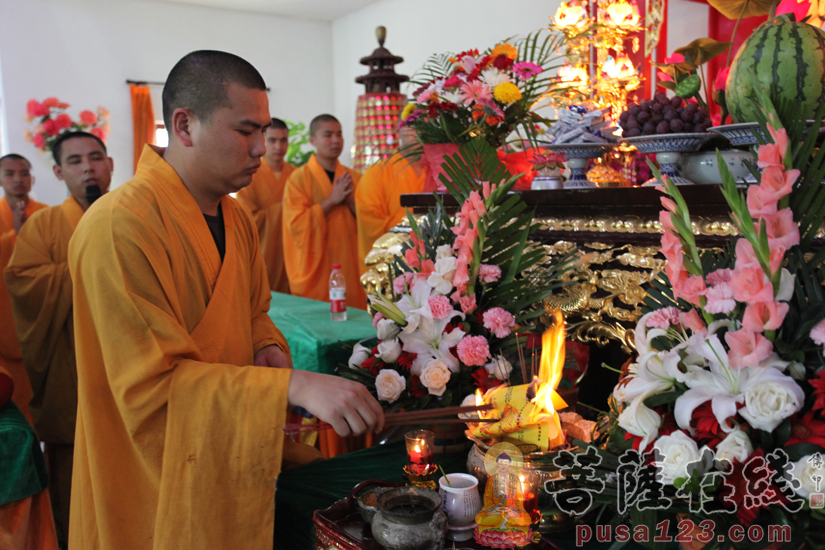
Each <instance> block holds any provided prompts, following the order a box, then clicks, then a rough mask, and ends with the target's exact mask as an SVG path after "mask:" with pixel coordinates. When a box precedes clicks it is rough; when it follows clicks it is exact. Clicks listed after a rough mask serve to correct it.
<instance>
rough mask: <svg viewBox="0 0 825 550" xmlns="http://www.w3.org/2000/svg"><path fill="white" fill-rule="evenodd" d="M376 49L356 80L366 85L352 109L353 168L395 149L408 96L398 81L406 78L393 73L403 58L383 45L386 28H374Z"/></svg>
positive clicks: (364, 60)
mask: <svg viewBox="0 0 825 550" xmlns="http://www.w3.org/2000/svg"><path fill="white" fill-rule="evenodd" d="M375 36H376V38H377V39H378V48H376V50H375V51H374V52H372V54H370V55H368V56H367V57H362V58H361V64H362V65H366V66H367V67H369V74H365V75H363V76H359V77H358V78H356V79H355V81H356V82H357V83H359V84H363V85H364V87H365V88H366V90H365V92H366V93H364V94H362V95H361V96H359V97H358V104H357V107H356V109H355V140H354V145H353V146H352V167H353V168H354V169H355V170H358V171H362V172H363V171H364V170H366V169H367V168H369V167H370V166H372V165H373V164H375V163H377V162H379V161H380V160H382V159H385V158H387V157H389V156H391V155H392V154H393V153H394V152H395V151H396V150H398V121H399V117H400V116H401V111H402V110H403V109H404V104H405V102H406V99H407V96H406V95H404V94H402V93H401V92H400V88H401V83H402V82H406V81H408V80H409V77H408V76H406V75H403V74H397V73H396V72H395V65H397V64H398V63H402V62H403V61H404V58H403V57H399V56H397V55H393V54H392V53H391V52H390V51H389V50H388V49H386V48H385V47H384V41H385V39H386V37H387V29H386V28H384V27H378V28H376V29H375Z"/></svg>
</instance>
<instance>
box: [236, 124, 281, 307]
mask: <svg viewBox="0 0 825 550" xmlns="http://www.w3.org/2000/svg"><path fill="white" fill-rule="evenodd" d="M264 138H265V143H266V154H264V158H263V160H264V161H263V162H262V163H261V167H260V168H259V169H258V171H257V172H255V176H254V177H253V178H252V183H251V184H250V185H249V186H248V187H246V188H244V189H241V190H240V191H239V192H238V194H237V195H236V196H235V198H237V199H238V201H240V203H241V204H243V205H244V206H245V207H246V209H247V210H249V213H250V214H252V219H253V220H254V221H255V227H257V228H258V238H259V240H260V247H261V252H262V253H263V255H264V262H266V273H267V276H268V278H269V288H270V290H273V291H275V292H283V293H285V294H289V278H288V277H287V274H286V266H285V265H284V237H283V233H284V221H283V215H282V214H283V209H282V202H281V201H282V200H283V198H284V188H285V187H286V182H287V180H288V179H289V176H291V175H292V172H294V171H295V167H294V166H292V165H291V164H287V163H286V162H284V156H285V155H286V151H287V149H288V148H289V128H287V125H286V123H284V121H283V120H281V119H279V118H273V119H272V120H271V121H270V123H269V127H268V128H267V129H266V132H264Z"/></svg>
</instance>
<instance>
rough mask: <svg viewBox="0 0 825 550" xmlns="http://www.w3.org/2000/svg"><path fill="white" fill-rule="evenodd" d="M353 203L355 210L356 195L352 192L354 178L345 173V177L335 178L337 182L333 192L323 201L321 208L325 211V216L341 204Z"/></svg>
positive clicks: (334, 183) (334, 184)
mask: <svg viewBox="0 0 825 550" xmlns="http://www.w3.org/2000/svg"><path fill="white" fill-rule="evenodd" d="M350 201H352V203H353V206H352V207H350V208H353V207H354V205H355V195H354V194H353V192H352V176H350V175H349V172H344V175H343V176H341V177H338V178H335V181H334V182H333V183H332V192H331V193H330V194H329V196H328V197H327V198H325V199H324V200H323V201H321V208H322V209H323V210H324V214H327V213H329V211H330V210H332V208H333V207H335V206H338V205H339V204H341V203H344V202H346V203H347V204H349V202H350Z"/></svg>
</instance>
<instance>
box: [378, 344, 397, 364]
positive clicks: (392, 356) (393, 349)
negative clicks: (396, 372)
mask: <svg viewBox="0 0 825 550" xmlns="http://www.w3.org/2000/svg"><path fill="white" fill-rule="evenodd" d="M399 355H401V344H399V343H398V338H393V339H392V340H386V341H384V342H381V343H380V344H378V353H377V354H376V356H377V357H378V358H379V359H381V360H382V361H383V362H385V363H395V362H396V361H397V360H398V356H399Z"/></svg>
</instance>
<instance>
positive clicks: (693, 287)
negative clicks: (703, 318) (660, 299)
mask: <svg viewBox="0 0 825 550" xmlns="http://www.w3.org/2000/svg"><path fill="white" fill-rule="evenodd" d="M705 290H707V287H706V286H705V280H704V279H703V278H701V277H699V276H698V275H690V276H689V277H687V278H686V279H682V280H679V281H678V282H676V283H674V284H673V296H674V297H676V298H682V299H683V300H685V301H687V302H690V303H691V304H693V305H696V306H698V305H699V297H700V296H702V294H703V293H704V292H705Z"/></svg>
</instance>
